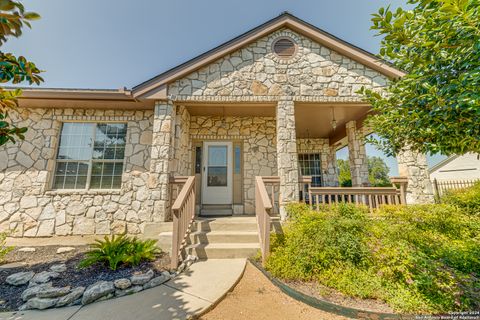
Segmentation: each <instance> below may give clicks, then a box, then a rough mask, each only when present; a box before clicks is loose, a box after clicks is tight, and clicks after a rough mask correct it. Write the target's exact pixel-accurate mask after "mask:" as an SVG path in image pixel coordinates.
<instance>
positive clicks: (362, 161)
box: [345, 121, 370, 187]
mask: <svg viewBox="0 0 480 320" xmlns="http://www.w3.org/2000/svg"><path fill="white" fill-rule="evenodd" d="M345 126H346V129H347V138H348V158H349V162H350V172H351V175H352V187H363V186H368V185H370V183H369V181H368V161H367V152H366V150H365V141H364V140H363V139H364V136H363V134H362V132H361V130H358V129H357V124H356V122H355V121H349V122H347V123H346V125H345Z"/></svg>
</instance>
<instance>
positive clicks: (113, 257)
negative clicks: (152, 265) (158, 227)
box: [79, 235, 161, 270]
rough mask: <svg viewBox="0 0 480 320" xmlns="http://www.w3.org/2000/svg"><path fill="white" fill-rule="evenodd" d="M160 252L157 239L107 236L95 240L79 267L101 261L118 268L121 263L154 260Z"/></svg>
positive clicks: (109, 266) (130, 263)
mask: <svg viewBox="0 0 480 320" xmlns="http://www.w3.org/2000/svg"><path fill="white" fill-rule="evenodd" d="M160 252H161V250H160V249H159V248H158V247H157V246H156V241H155V240H139V239H137V238H129V237H127V236H126V235H120V236H112V237H111V238H109V237H108V236H105V238H104V240H95V243H94V244H92V245H91V246H90V250H89V251H88V252H87V253H86V254H85V255H86V258H85V259H83V260H82V261H81V262H80V264H79V267H80V268H86V267H89V266H91V265H93V264H96V263H101V264H104V265H106V266H108V268H110V269H111V270H117V268H118V266H119V265H121V264H125V265H134V266H135V265H138V264H140V262H142V261H149V260H154V259H155V256H156V255H157V254H159V253H160Z"/></svg>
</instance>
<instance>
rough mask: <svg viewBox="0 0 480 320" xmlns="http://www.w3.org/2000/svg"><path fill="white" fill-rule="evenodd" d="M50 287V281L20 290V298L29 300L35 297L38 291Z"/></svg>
mask: <svg viewBox="0 0 480 320" xmlns="http://www.w3.org/2000/svg"><path fill="white" fill-rule="evenodd" d="M51 287H52V283H51V282H49V283H44V284H40V285H37V286H32V287H29V288H28V289H26V290H25V291H23V292H22V300H23V301H27V300H30V299H31V298H33V297H36V296H37V294H38V293H39V292H41V291H43V290H45V289H47V288H51Z"/></svg>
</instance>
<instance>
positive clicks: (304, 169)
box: [298, 153, 322, 203]
mask: <svg viewBox="0 0 480 320" xmlns="http://www.w3.org/2000/svg"><path fill="white" fill-rule="evenodd" d="M298 168H299V169H300V175H302V176H311V177H312V187H321V186H322V170H321V161H320V154H319V153H306V154H299V155H298ZM300 200H305V202H307V203H310V199H308V185H307V184H305V185H304V186H303V188H302V190H300Z"/></svg>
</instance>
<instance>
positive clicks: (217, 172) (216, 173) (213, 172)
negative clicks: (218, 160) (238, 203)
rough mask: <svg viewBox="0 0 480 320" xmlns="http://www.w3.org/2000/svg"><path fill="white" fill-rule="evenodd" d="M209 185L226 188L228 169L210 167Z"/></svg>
mask: <svg viewBox="0 0 480 320" xmlns="http://www.w3.org/2000/svg"><path fill="white" fill-rule="evenodd" d="M207 185H208V186H209V187H226V186H227V167H208V175H207Z"/></svg>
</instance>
